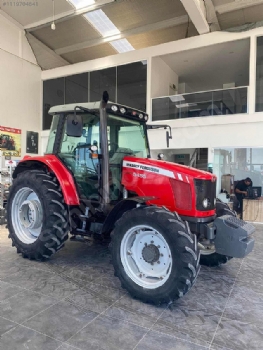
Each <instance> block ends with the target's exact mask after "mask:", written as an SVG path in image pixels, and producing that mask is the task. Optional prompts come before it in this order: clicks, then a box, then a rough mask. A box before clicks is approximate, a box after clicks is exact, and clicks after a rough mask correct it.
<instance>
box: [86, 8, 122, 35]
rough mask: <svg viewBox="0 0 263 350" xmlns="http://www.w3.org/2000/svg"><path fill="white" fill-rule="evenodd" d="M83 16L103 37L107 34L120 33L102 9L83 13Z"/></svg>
mask: <svg viewBox="0 0 263 350" xmlns="http://www.w3.org/2000/svg"><path fill="white" fill-rule="evenodd" d="M84 17H85V18H86V19H87V20H88V21H89V22H90V24H91V25H92V26H93V27H94V28H95V29H96V30H97V31H98V32H99V33H100V34H101V35H102V36H103V37H104V38H105V37H107V36H112V35H117V34H120V31H119V29H118V28H117V27H116V26H115V25H114V24H113V23H112V21H111V20H110V19H109V17H108V16H107V15H106V14H105V13H104V12H103V11H102V10H95V11H91V12H88V13H85V15H84Z"/></svg>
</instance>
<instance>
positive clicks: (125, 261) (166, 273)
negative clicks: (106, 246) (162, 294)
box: [120, 226, 173, 289]
mask: <svg viewBox="0 0 263 350" xmlns="http://www.w3.org/2000/svg"><path fill="white" fill-rule="evenodd" d="M120 253H121V262H122V265H123V267H124V270H125V272H126V274H127V275H128V276H129V277H130V279H131V280H132V281H133V282H135V283H136V284H137V285H139V286H141V287H143V288H146V289H156V288H158V287H160V286H162V285H163V284H164V283H165V282H166V281H167V280H168V278H169V277H170V274H171V270H172V262H173V261H172V255H171V250H170V248H169V245H168V243H167V241H166V240H165V238H164V237H163V235H162V234H161V233H160V232H158V231H157V230H155V229H154V228H152V227H150V226H135V227H133V228H131V229H130V230H128V231H127V232H126V233H125V235H124V237H123V239H122V242H121V247H120Z"/></svg>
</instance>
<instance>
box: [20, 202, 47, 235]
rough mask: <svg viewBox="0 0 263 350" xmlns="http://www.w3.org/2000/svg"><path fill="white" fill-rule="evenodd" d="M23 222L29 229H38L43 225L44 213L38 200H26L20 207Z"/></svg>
mask: <svg viewBox="0 0 263 350" xmlns="http://www.w3.org/2000/svg"><path fill="white" fill-rule="evenodd" d="M19 219H20V222H21V224H22V225H23V226H24V227H25V228H28V229H36V228H38V227H40V226H41V225H42V220H43V213H42V208H41V205H40V203H39V202H38V201H36V200H25V201H24V202H23V203H22V205H21V207H20V208H19Z"/></svg>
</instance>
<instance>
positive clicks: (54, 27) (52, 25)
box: [51, 0, 56, 30]
mask: <svg viewBox="0 0 263 350" xmlns="http://www.w3.org/2000/svg"><path fill="white" fill-rule="evenodd" d="M52 1H53V22H52V23H51V29H52V30H55V29H56V25H55V0H52Z"/></svg>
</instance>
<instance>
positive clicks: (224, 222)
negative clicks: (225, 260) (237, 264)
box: [214, 215, 255, 258]
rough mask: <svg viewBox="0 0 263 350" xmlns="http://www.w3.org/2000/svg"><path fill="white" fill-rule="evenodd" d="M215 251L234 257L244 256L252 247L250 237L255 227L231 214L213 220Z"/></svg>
mask: <svg viewBox="0 0 263 350" xmlns="http://www.w3.org/2000/svg"><path fill="white" fill-rule="evenodd" d="M214 226H215V227H216V238H215V240H214V243H215V248H216V252H217V253H219V254H222V255H227V256H232V257H234V258H244V257H245V256H246V255H248V254H249V253H250V252H251V251H252V250H253V248H254V242H255V240H254V238H253V237H251V235H252V233H253V232H254V231H255V227H254V226H253V225H251V224H249V223H247V222H245V221H243V220H240V219H238V218H236V217H234V216H231V215H224V216H221V217H219V218H216V219H215V221H214Z"/></svg>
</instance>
